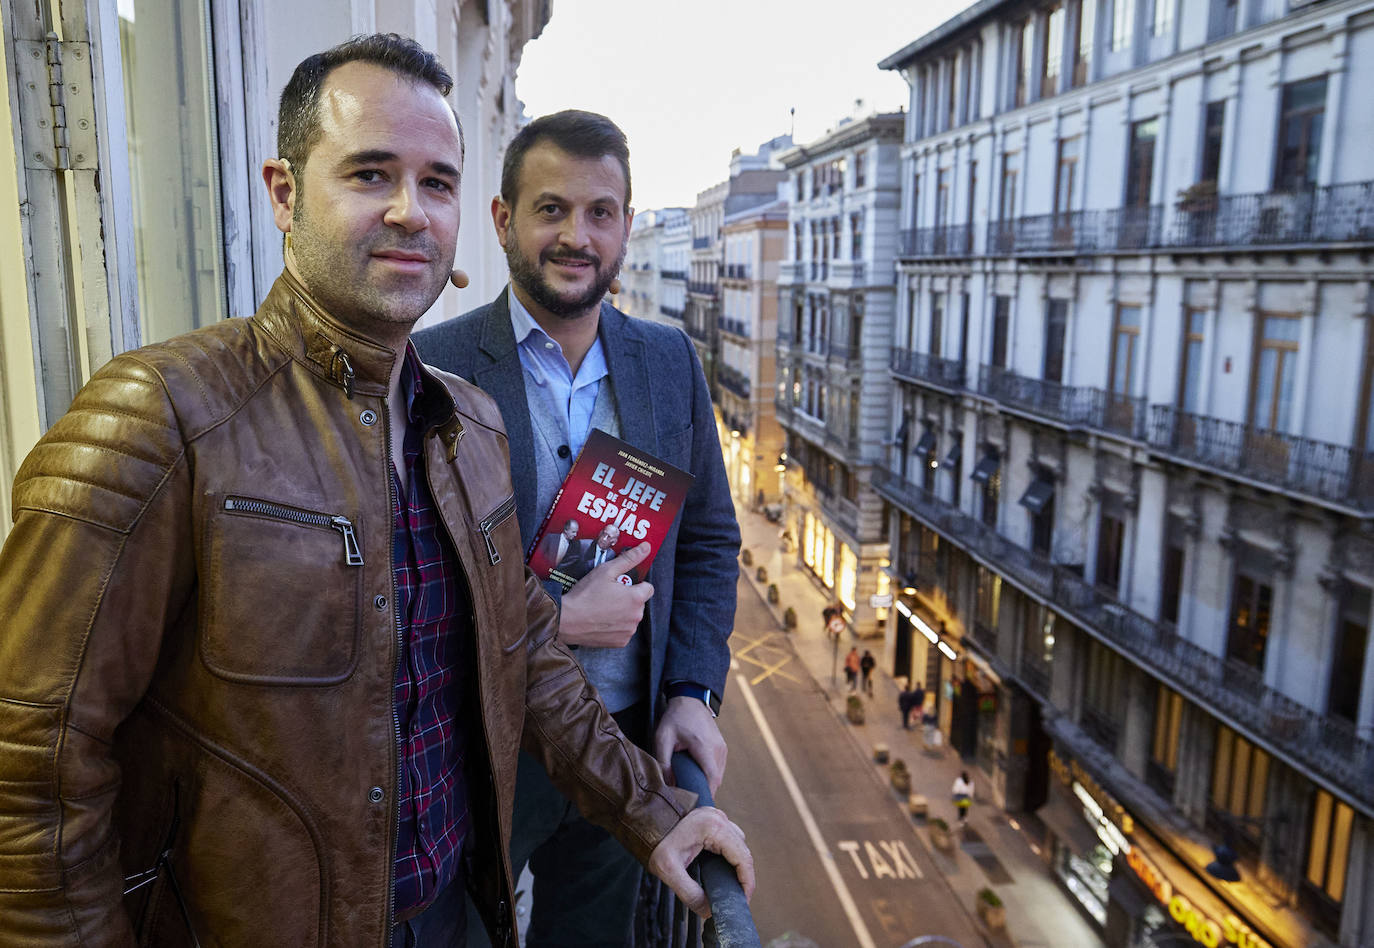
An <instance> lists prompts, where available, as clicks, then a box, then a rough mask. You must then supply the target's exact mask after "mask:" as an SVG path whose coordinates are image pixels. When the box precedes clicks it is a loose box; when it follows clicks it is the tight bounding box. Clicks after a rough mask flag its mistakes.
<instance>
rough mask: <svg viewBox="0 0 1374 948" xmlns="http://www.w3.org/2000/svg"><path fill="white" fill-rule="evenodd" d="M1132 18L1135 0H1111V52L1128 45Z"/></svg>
mask: <svg viewBox="0 0 1374 948" xmlns="http://www.w3.org/2000/svg"><path fill="white" fill-rule="evenodd" d="M1134 20H1135V0H1112V52H1116V51H1117V50H1119V49H1125V48H1126V47H1127V46H1128V45H1130V42H1131V29H1132V26H1133V22H1132V21H1134Z"/></svg>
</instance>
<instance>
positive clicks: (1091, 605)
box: [873, 468, 1374, 808]
mask: <svg viewBox="0 0 1374 948" xmlns="http://www.w3.org/2000/svg"><path fill="white" fill-rule="evenodd" d="M873 486H874V489H875V490H877V491H878V493H879V494H880V495H882V496H883V497H884V498H886V499H887V500H888V501H889V502H891V503H893V504H896V505H897V506H899V507H901V508H902V509H904V510H906V511H908V512H909V513H911V514H912V515H914V516H915V517H917V518H918V519H920V520H921V521H922V522H924V523H925V524H927V525H928V526H930V527H931V528H932V529H934V530H936V531H938V532H939V533H941V534H943V535H944V536H945V537H946V538H947V539H949V540H952V541H953V542H955V543H957V544H959V545H960V546H961V547H963V548H964V549H965V550H967V551H968V552H969V553H970V554H971V555H972V556H974V557H975V558H976V559H978V560H981V561H982V562H983V563H984V564H985V565H987V566H989V567H991V568H993V569H995V570H996V571H997V572H999V573H1000V574H1001V575H1002V576H1004V577H1006V578H1007V579H1009V580H1011V581H1012V582H1013V583H1015V584H1016V585H1018V586H1020V587H1021V588H1022V589H1024V590H1027V591H1029V592H1031V593H1033V594H1034V595H1037V596H1039V597H1040V598H1042V599H1044V600H1046V601H1048V602H1051V603H1053V605H1054V609H1055V611H1056V612H1058V613H1059V614H1061V615H1063V616H1064V617H1065V618H1067V619H1069V620H1070V621H1072V622H1073V623H1074V624H1075V625H1078V626H1080V627H1081V628H1083V629H1084V630H1086V631H1087V632H1089V633H1090V634H1092V635H1093V636H1095V637H1096V638H1098V639H1101V640H1102V641H1104V642H1106V643H1107V644H1109V645H1111V646H1112V647H1113V648H1114V649H1115V650H1116V651H1118V652H1120V653H1121V654H1123V655H1125V656H1126V657H1128V658H1130V659H1131V660H1132V661H1133V662H1135V663H1136V664H1137V665H1139V666H1140V667H1142V668H1144V669H1145V670H1147V671H1148V672H1149V673H1150V674H1152V675H1154V676H1156V677H1157V678H1159V679H1161V680H1162V681H1163V682H1164V683H1165V684H1167V685H1169V687H1171V688H1173V689H1174V690H1175V691H1178V692H1180V693H1182V694H1184V695H1186V696H1187V697H1188V699H1189V700H1190V701H1192V702H1194V703H1195V704H1198V705H1200V706H1202V707H1203V708H1206V709H1208V710H1209V711H1211V712H1212V713H1213V714H1214V715H1216V716H1217V717H1219V718H1221V719H1222V720H1224V721H1227V722H1230V723H1233V724H1235V725H1238V726H1239V727H1240V728H1241V729H1242V730H1244V731H1246V732H1247V734H1246V736H1247V737H1248V738H1249V739H1250V740H1252V741H1254V742H1255V743H1257V744H1259V745H1261V746H1264V747H1266V748H1269V749H1271V750H1273V751H1275V752H1277V753H1278V754H1279V755H1281V756H1283V757H1285V758H1287V760H1288V762H1289V763H1290V764H1291V765H1292V766H1294V767H1296V768H1297V769H1298V770H1301V771H1304V772H1307V773H1311V774H1313V775H1320V776H1321V777H1324V778H1325V779H1326V780H1327V781H1330V782H1331V783H1332V784H1333V785H1334V786H1335V787H1336V788H1338V789H1339V790H1340V791H1341V792H1342V793H1344V794H1347V795H1349V796H1350V797H1351V798H1352V799H1354V800H1358V801H1360V802H1361V803H1362V804H1363V805H1364V807H1366V808H1374V742H1371V741H1369V740H1365V739H1362V738H1360V737H1359V736H1358V735H1357V734H1356V732H1355V728H1354V726H1353V725H1352V724H1350V723H1349V722H1347V721H1345V720H1344V719H1342V718H1337V717H1333V716H1330V715H1325V714H1321V713H1318V712H1316V711H1313V710H1312V709H1310V708H1307V707H1304V706H1302V705H1300V704H1298V703H1297V702H1296V701H1293V700H1292V699H1291V698H1289V697H1288V696H1287V695H1284V694H1282V693H1281V692H1279V691H1276V690H1274V689H1272V688H1270V687H1268V686H1267V685H1265V684H1264V680H1263V676H1262V675H1261V674H1260V673H1259V672H1257V671H1256V670H1255V669H1252V668H1248V667H1245V666H1239V665H1237V664H1236V663H1235V662H1232V661H1228V660H1226V659H1224V658H1222V657H1221V656H1218V655H1213V654H1212V653H1211V652H1208V651H1206V650H1205V649H1203V648H1201V647H1200V646H1198V645H1195V644H1193V643H1192V642H1189V641H1188V640H1186V639H1183V638H1181V637H1179V635H1178V634H1177V633H1176V631H1175V630H1174V628H1173V627H1172V626H1171V625H1170V624H1169V623H1165V622H1157V621H1155V620H1152V619H1149V618H1147V617H1146V616H1143V615H1141V614H1140V613H1138V612H1134V611H1132V610H1131V609H1129V608H1127V607H1126V606H1125V605H1123V604H1122V603H1121V602H1119V601H1118V600H1116V599H1115V598H1114V597H1112V596H1111V595H1109V594H1108V593H1106V592H1104V591H1102V590H1101V589H1098V588H1096V587H1094V586H1092V585H1091V584H1090V583H1088V582H1087V581H1086V580H1084V579H1083V578H1082V577H1080V576H1077V575H1076V574H1075V573H1073V572H1072V571H1071V570H1069V569H1068V568H1066V567H1064V566H1060V565H1057V564H1053V563H1051V562H1049V561H1048V560H1047V559H1045V558H1044V557H1042V556H1039V555H1038V554H1035V553H1032V552H1031V551H1029V550H1027V549H1025V548H1023V547H1020V546H1017V545H1016V544H1014V543H1012V542H1011V541H1009V540H1007V539H1006V538H1005V537H1002V536H1001V535H1000V534H998V533H997V531H996V530H994V529H993V528H991V527H989V526H987V525H986V524H984V523H983V522H982V521H980V520H977V519H976V518H974V517H970V516H968V515H967V514H965V513H964V512H963V511H961V510H958V509H957V508H955V507H952V506H950V505H949V504H946V503H945V502H944V501H942V500H939V499H938V498H937V497H935V496H934V495H933V494H931V493H929V492H928V491H925V490H923V489H922V488H920V487H918V486H916V485H915V484H912V483H911V482H909V481H907V480H905V479H903V478H902V477H901V476H900V475H897V474H894V473H892V472H891V471H888V470H887V469H885V468H875V469H874V471H873ZM1024 664H1025V663H1024V662H1023V663H1022V665H1023V666H1024ZM1027 684H1030V685H1032V687H1039V688H1040V689H1042V693H1043V689H1044V688H1047V687H1048V682H1047V681H1046V682H1043V683H1042V682H1036V681H1028V682H1027Z"/></svg>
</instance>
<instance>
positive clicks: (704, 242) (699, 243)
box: [692, 237, 711, 250]
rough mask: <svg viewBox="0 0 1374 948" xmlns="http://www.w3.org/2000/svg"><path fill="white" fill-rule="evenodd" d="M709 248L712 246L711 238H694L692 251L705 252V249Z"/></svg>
mask: <svg viewBox="0 0 1374 948" xmlns="http://www.w3.org/2000/svg"><path fill="white" fill-rule="evenodd" d="M709 246H711V238H710V237H693V238H692V249H693V250H703V249H705V248H706V247H709Z"/></svg>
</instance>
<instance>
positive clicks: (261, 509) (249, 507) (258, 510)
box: [224, 497, 363, 566]
mask: <svg viewBox="0 0 1374 948" xmlns="http://www.w3.org/2000/svg"><path fill="white" fill-rule="evenodd" d="M224 509H225V510H238V511H242V512H244V513H250V514H257V515H258V516H261V517H271V518H273V519H275V520H285V521H287V522H288V523H300V524H305V525H306V526H311V527H329V528H331V529H334V530H337V531H339V533H340V534H342V535H343V545H344V563H345V565H348V566H362V565H363V551H362V548H361V547H360V546H359V545H358V537H357V534H355V533H354V532H353V522H352V521H351V520H349V519H348V518H347V517H343V516H339V515H338V514H322V513H313V512H312V511H309V510H301V509H299V508H297V507H288V506H286V505H285V504H275V503H273V502H272V501H270V500H254V499H252V498H249V497H226V498H224Z"/></svg>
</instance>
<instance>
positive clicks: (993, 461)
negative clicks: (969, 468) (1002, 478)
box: [969, 452, 1002, 484]
mask: <svg viewBox="0 0 1374 948" xmlns="http://www.w3.org/2000/svg"><path fill="white" fill-rule="evenodd" d="M1001 465H1002V459H1001V458H999V457H998V456H997V455H996V454H993V453H991V452H989V453H988V454H985V455H983V458H982V460H980V461H979V462H978V466H977V467H975V468H974V469H973V473H972V474H970V475H969V477H971V478H972V479H973V480H975V481H977V482H978V483H980V484H986V483H987V482H988V481H990V480H992V475H994V474H996V473H997V468H999V467H1000V466H1001Z"/></svg>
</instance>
